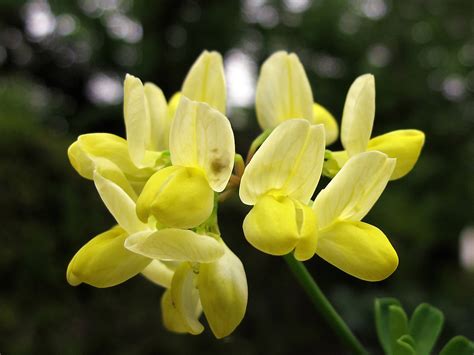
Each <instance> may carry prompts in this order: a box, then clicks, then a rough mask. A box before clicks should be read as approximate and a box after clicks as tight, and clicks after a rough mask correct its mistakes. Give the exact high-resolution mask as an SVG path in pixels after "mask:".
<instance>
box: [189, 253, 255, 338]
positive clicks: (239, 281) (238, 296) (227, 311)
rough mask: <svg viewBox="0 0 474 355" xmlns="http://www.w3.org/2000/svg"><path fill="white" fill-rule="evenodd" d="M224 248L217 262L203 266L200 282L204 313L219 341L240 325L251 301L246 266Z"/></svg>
mask: <svg viewBox="0 0 474 355" xmlns="http://www.w3.org/2000/svg"><path fill="white" fill-rule="evenodd" d="M224 249H225V253H224V255H223V256H222V257H221V258H219V259H218V260H217V261H215V262H213V263H209V264H202V265H201V267H200V270H199V275H198V280H197V284H198V288H199V295H200V298H201V303H202V308H203V310H204V314H205V315H206V319H207V321H208V322H209V325H210V327H211V330H212V332H213V333H214V335H215V336H216V337H217V338H219V339H220V338H223V337H225V336H227V335H229V334H230V333H232V332H233V331H234V329H235V328H236V327H237V326H238V325H239V324H240V322H241V321H242V319H243V318H244V315H245V310H246V309H247V298H248V290H247V278H246V276H245V270H244V266H243V265H242V262H241V261H240V260H239V258H238V257H237V256H236V255H235V254H234V253H232V251H231V250H230V249H229V248H228V247H227V246H225V245H224Z"/></svg>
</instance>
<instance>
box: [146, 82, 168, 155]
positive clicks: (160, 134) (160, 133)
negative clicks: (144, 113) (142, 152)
mask: <svg viewBox="0 0 474 355" xmlns="http://www.w3.org/2000/svg"><path fill="white" fill-rule="evenodd" d="M144 94H145V98H146V100H145V101H146V104H147V105H148V112H149V118H150V132H149V135H150V138H149V142H150V143H149V144H148V146H147V147H146V148H147V149H149V150H154V151H162V150H167V149H168V141H169V131H170V125H171V119H170V117H169V115H168V103H167V102H166V99H165V96H164V95H163V91H161V89H160V88H159V87H158V86H156V85H154V84H152V83H145V85H144Z"/></svg>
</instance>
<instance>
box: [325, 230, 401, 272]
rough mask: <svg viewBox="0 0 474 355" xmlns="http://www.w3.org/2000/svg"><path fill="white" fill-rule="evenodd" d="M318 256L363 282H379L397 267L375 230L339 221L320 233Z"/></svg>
mask: <svg viewBox="0 0 474 355" xmlns="http://www.w3.org/2000/svg"><path fill="white" fill-rule="evenodd" d="M316 252H317V254H318V255H319V256H320V257H321V258H323V259H324V260H326V261H327V262H329V263H331V264H332V265H334V266H335V267H337V268H339V269H341V270H342V271H344V272H346V273H348V274H350V275H352V276H354V277H357V278H359V279H362V280H365V281H380V280H383V279H386V278H387V277H388V276H390V275H391V274H392V273H393V272H394V271H395V270H396V268H397V266H398V256H397V253H396V252H395V250H394V249H393V247H392V245H391V244H390V242H389V240H388V239H387V237H386V236H385V235H384V234H383V232H382V231H381V230H379V229H378V228H376V227H374V226H371V225H370V224H367V223H363V222H340V223H335V224H333V225H332V226H330V227H328V228H326V229H324V230H322V231H320V234H319V239H318V247H317V251H316Z"/></svg>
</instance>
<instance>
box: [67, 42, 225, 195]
mask: <svg viewBox="0 0 474 355" xmlns="http://www.w3.org/2000/svg"><path fill="white" fill-rule="evenodd" d="M182 92H183V93H184V95H186V96H187V97H188V98H190V99H192V100H195V101H202V102H207V103H208V104H209V105H211V106H212V107H215V108H216V109H217V110H220V111H221V112H224V110H225V105H226V88H225V79H224V69H223V64H222V57H221V56H220V54H218V53H216V52H207V51H204V52H203V53H202V54H201V56H200V57H199V58H198V59H197V60H196V62H195V63H194V64H193V66H192V67H191V69H190V71H189V73H188V75H187V76H186V79H185V80H184V83H183V87H182ZM180 97H181V93H177V94H175V95H174V96H173V97H172V98H171V100H170V101H169V102H168V103H167V102H166V99H165V97H164V95H163V92H162V91H161V89H160V88H159V87H157V86H156V85H154V84H152V83H145V84H144V85H143V84H142V82H141V81H140V79H138V78H136V77H134V76H132V75H129V74H127V75H126V77H125V82H124V110H123V111H124V119H125V128H126V136H127V139H126V140H125V139H123V138H121V137H118V136H115V135H113V134H107V133H92V134H85V135H81V136H79V137H78V139H77V141H75V142H74V143H73V144H72V145H71V146H70V147H69V149H68V156H69V160H70V162H71V165H72V166H73V167H74V168H75V169H76V170H77V172H78V173H79V174H80V175H81V176H83V177H85V178H86V179H90V180H92V176H93V172H94V169H95V168H97V167H98V166H101V165H102V164H104V162H105V161H110V162H112V163H113V164H115V165H116V168H117V169H119V170H121V171H122V172H123V174H124V176H125V178H126V179H128V180H129V182H130V184H131V185H132V186H133V188H134V190H135V192H136V193H139V192H140V191H141V189H142V188H143V185H144V183H145V182H146V180H147V179H148V178H149V177H150V176H151V175H152V174H153V173H154V172H156V171H158V170H160V169H161V168H163V167H165V166H167V165H169V158H168V155H167V153H166V151H167V150H168V146H169V133H170V132H169V131H170V126H171V122H172V120H173V118H174V115H175V113H176V109H177V106H178V103H179V101H180ZM108 165H109V166H110V164H108Z"/></svg>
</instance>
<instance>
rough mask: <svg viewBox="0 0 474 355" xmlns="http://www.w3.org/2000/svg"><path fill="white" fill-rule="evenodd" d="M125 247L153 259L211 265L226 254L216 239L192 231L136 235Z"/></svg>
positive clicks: (170, 229)
mask: <svg viewBox="0 0 474 355" xmlns="http://www.w3.org/2000/svg"><path fill="white" fill-rule="evenodd" d="M125 247H126V248H127V249H129V250H131V251H133V252H135V253H137V254H141V255H144V256H147V257H149V258H153V259H161V260H175V261H192V262H199V263H210V262H213V261H215V260H217V259H219V258H220V257H221V256H222V255H223V254H224V248H223V246H222V245H221V243H219V242H218V241H217V240H216V239H214V238H212V237H209V236H207V235H202V234H197V233H195V232H193V231H190V230H185V229H177V228H165V229H161V230H159V231H155V232H153V233H151V234H149V235H145V233H144V232H142V233H136V234H133V235H131V236H130V237H128V238H127V240H126V242H125Z"/></svg>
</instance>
